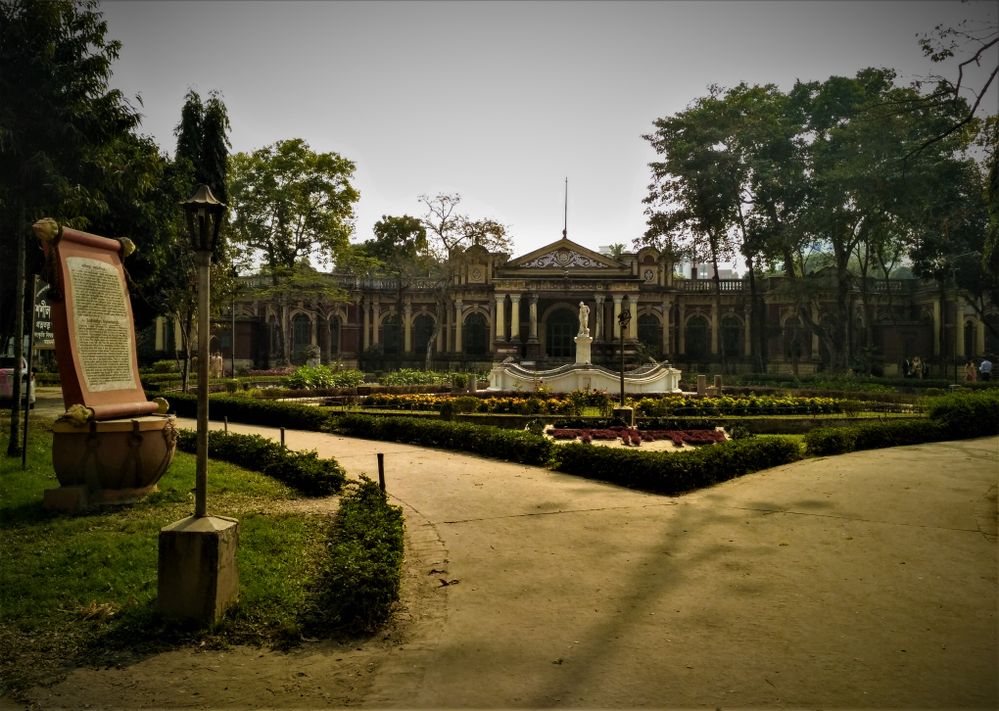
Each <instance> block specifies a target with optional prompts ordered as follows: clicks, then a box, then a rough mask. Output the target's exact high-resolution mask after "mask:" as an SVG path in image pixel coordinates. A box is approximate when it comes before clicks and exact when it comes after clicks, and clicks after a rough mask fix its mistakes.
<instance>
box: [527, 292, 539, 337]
mask: <svg viewBox="0 0 999 711" xmlns="http://www.w3.org/2000/svg"><path fill="white" fill-rule="evenodd" d="M527 313H528V315H529V320H528V324H529V329H528V334H529V335H528V338H529V339H530V340H532V341H536V340H538V297H537V296H536V295H535V294H531V300H530V301H529V302H528V304H527Z"/></svg>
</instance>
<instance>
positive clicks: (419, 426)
mask: <svg viewBox="0 0 999 711" xmlns="http://www.w3.org/2000/svg"><path fill="white" fill-rule="evenodd" d="M332 428H333V431H334V432H336V433H338V434H343V435H346V436H348V437H362V438H364V439H378V440H384V441H387V442H407V443H410V444H419V445H422V446H424V447H439V448H441V449H449V450H452V451H463V452H473V453H475V454H477V455H479V456H482V457H490V458H493V459H502V460H504V461H511V462H519V463H521V464H538V465H544V464H545V463H547V462H548V461H549V460H550V459H551V456H552V451H553V449H554V447H555V445H554V444H553V443H552V442H551V440H548V439H546V438H545V437H542V436H541V435H536V434H531V433H530V432H526V431H524V430H508V429H503V428H501V427H488V426H483V425H472V424H468V423H464V422H450V421H444V420H422V419H417V418H413V417H371V416H370V415H353V414H352V415H344V416H342V417H338V418H336V419H335V420H334V421H333V425H332Z"/></svg>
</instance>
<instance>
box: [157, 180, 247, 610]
mask: <svg viewBox="0 0 999 711" xmlns="http://www.w3.org/2000/svg"><path fill="white" fill-rule="evenodd" d="M182 205H183V207H184V212H185V214H186V216H187V227H188V232H189V236H190V238H191V246H192V247H193V249H194V251H195V252H196V253H197V256H198V259H197V262H198V453H197V468H196V478H195V488H194V515H193V516H188V517H186V518H183V519H181V520H179V521H174V522H173V523H171V524H169V525H167V526H164V527H163V528H161V529H160V538H159V581H158V588H157V592H158V595H157V604H158V606H159V609H160V612H162V613H163V615H164V616H166V617H169V618H174V619H180V620H194V621H195V622H198V623H200V624H205V625H213V624H217V623H218V621H219V620H220V619H222V615H224V614H225V611H226V609H228V608H229V607H230V606H231V605H232V604H233V603H234V602H235V601H236V597H237V595H238V594H239V571H238V569H237V565H236V548H237V546H238V542H239V521H237V520H236V519H234V518H228V517H225V516H209V515H208V512H207V508H208V506H207V501H206V499H207V489H208V360H209V359H208V346H209V344H208V340H209V338H208V310H209V308H210V306H211V303H210V301H211V300H210V298H209V295H208V287H209V286H210V282H209V279H210V275H209V271H210V269H211V265H212V249H213V248H214V246H215V240H216V239H217V238H218V234H219V228H220V227H221V226H222V219H223V216H224V214H225V205H223V204H222V203H220V202H219V201H218V200H216V199H215V196H214V195H212V191H211V190H210V189H209V188H208V186H207V185H202V186H201V187H199V188H198V190H197V192H195V193H194V195H193V196H191V199H190V200H187V201H186V202H184V203H182Z"/></svg>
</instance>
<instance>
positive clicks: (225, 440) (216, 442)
mask: <svg viewBox="0 0 999 711" xmlns="http://www.w3.org/2000/svg"><path fill="white" fill-rule="evenodd" d="M177 447H178V448H179V449H181V450H182V451H185V452H191V453H194V452H196V451H197V449H198V440H197V433H196V432H194V431H192V430H181V431H180V433H179V435H178V437H177ZM208 456H209V457H211V458H212V459H221V460H223V461H226V462H231V463H232V464H236V465H239V466H241V467H245V468H246V469H252V470H254V471H259V472H263V473H264V474H265V475H267V476H269V477H272V478H274V479H277V480H278V481H281V482H284V483H285V484H287V485H288V486H290V487H292V488H293V489H295V490H296V491H298V492H300V493H302V494H304V495H306V496H330V495H331V494H335V493H337V492H338V491H340V490H341V489H342V488H343V485H344V482H346V480H347V473H346V472H345V471H344V470H343V467H341V466H340V464H339V463H337V461H336V460H335V459H320V458H319V456H318V455H317V454H316V453H315V452H294V451H292V450H289V449H286V448H285V447H282V446H281V445H280V444H277V443H276V442H272V441H271V440H269V439H265V438H264V437H261V436H260V435H244V434H236V433H232V432H229V433H227V432H220V431H218V430H212V431H210V432H209V433H208Z"/></svg>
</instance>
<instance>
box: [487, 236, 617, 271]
mask: <svg viewBox="0 0 999 711" xmlns="http://www.w3.org/2000/svg"><path fill="white" fill-rule="evenodd" d="M627 269H628V267H627V265H624V264H622V263H621V262H619V261H617V260H616V259H612V258H611V257H608V256H606V255H604V254H600V253H599V252H594V251H593V250H592V249H588V248H586V247H584V246H583V245H581V244H577V243H576V242H573V241H572V240H570V239H567V238H563V239H560V240H558V241H557V242H552V243H551V244H548V245H545V246H544V247H541V248H539V249H536V250H534V251H533V252H529V253H528V254H525V255H523V256H520V257H515V258H514V259H511V260H510V261H509V262H507V263H506V264H504V265H503V270H504V271H509V270H513V271H518V272H532V271H533V272H548V273H550V272H553V271H554V272H559V273H562V272H566V271H570V272H594V273H602V274H611V273H615V272H621V271H627Z"/></svg>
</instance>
